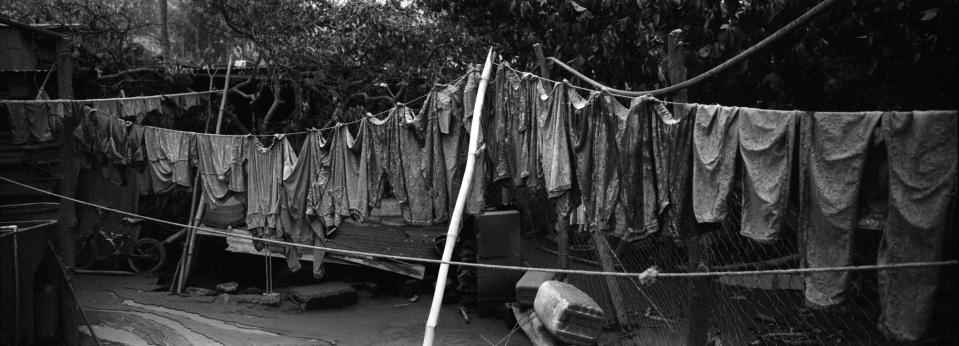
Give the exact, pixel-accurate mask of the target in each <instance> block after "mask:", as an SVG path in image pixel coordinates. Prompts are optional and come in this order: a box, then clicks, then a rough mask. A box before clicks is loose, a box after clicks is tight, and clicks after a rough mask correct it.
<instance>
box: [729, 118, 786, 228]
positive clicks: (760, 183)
mask: <svg viewBox="0 0 959 346" xmlns="http://www.w3.org/2000/svg"><path fill="white" fill-rule="evenodd" d="M798 114H799V112H796V111H773V110H765V109H755V108H740V109H739V117H740V125H739V154H740V155H741V156H742V159H743V168H744V169H743V218H742V230H741V231H740V234H742V235H744V236H746V237H749V238H751V239H753V240H755V241H758V242H764V243H771V242H775V241H777V240H778V239H779V232H780V231H781V229H782V227H783V221H784V216H785V215H786V208H787V204H788V196H789V178H790V174H791V173H792V158H793V146H794V143H795V137H796V132H795V126H796V121H797V120H796V119H797V118H798Z"/></svg>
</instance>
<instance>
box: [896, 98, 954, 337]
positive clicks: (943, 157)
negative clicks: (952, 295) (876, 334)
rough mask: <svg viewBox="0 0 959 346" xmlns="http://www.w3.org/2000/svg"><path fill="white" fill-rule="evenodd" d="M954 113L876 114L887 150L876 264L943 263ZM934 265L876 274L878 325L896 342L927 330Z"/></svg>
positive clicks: (951, 184)
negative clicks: (884, 215)
mask: <svg viewBox="0 0 959 346" xmlns="http://www.w3.org/2000/svg"><path fill="white" fill-rule="evenodd" d="M956 116H957V114H956V111H930V112H918V111H917V112H892V113H885V114H883V116H882V130H883V136H884V137H885V140H886V145H887V149H888V153H889V218H888V220H887V221H886V229H885V230H884V232H883V240H884V242H883V243H884V245H885V246H884V247H882V248H880V252H879V259H878V261H877V262H878V263H879V264H880V265H881V264H892V263H905V262H925V261H940V260H943V246H944V244H945V235H946V232H947V230H948V229H949V223H950V218H952V215H951V214H950V209H952V208H954V206H955V203H956V201H955V197H956V169H957V167H956V157H957V156H959V144H957V141H956V137H957V118H956ZM941 270H942V269H941V268H940V267H926V268H913V269H909V270H883V271H879V273H878V276H879V302H880V304H879V305H880V308H881V310H882V315H881V316H880V317H879V326H880V329H882V330H883V331H884V332H886V334H887V335H889V336H891V337H893V338H894V339H897V340H907V341H915V340H918V339H920V338H921V337H922V336H923V333H925V331H926V328H927V327H928V326H929V322H930V319H931V318H932V312H933V308H934V304H935V296H936V292H937V287H938V284H939V281H940V280H939V272H940V271H941Z"/></svg>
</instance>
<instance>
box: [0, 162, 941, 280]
mask: <svg viewBox="0 0 959 346" xmlns="http://www.w3.org/2000/svg"><path fill="white" fill-rule="evenodd" d="M0 180H3V181H6V182H8V183H10V184H14V185H17V186H20V187H23V188H26V189H29V190H33V191H36V192H40V193H43V194H46V195H50V196H54V197H58V198H60V199H63V200H68V201H72V202H74V203H80V204H83V205H87V206H91V207H94V208H98V209H100V210H105V211H109V212H113V213H118V214H122V215H126V216H129V217H134V218H138V219H141V220H146V221H151V222H156V223H162V224H167V225H171V226H177V227H180V228H188V229H195V230H198V231H202V232H206V233H209V234H214V235H220V236H225V237H234V238H241V239H247V240H251V241H253V240H255V241H259V242H263V243H270V244H275V245H282V246H293V247H298V248H304V249H311V250H322V251H326V252H330V253H337V254H342V255H348V256H363V257H373V258H384V259H392V260H398V261H408V262H420V263H430V264H448V265H457V266H465V267H476V268H486V269H497V270H513V271H538V272H546V273H556V274H568V275H569V274H575V275H592V276H616V277H636V278H638V279H639V280H640V282H641V283H643V284H649V283H652V282H654V281H655V280H656V279H657V278H692V277H719V276H754V275H776V274H805V273H822V272H840V271H867V270H895V269H909V268H922V267H942V266H954V265H959V260H947V261H927V262H907V263H887V264H876V265H860V266H841V267H825V268H793V269H771V270H745V271H723V272H710V271H702V272H689V273H682V272H659V270H658V269H657V267H655V266H653V267H650V268H649V269H646V270H645V271H643V272H604V271H595V270H578V269H556V268H536V267H520V266H508V265H498V264H486V263H470V262H458V261H443V260H437V259H430V258H419V257H410V256H400V255H389V254H381V253H375V252H367V251H358V250H346V249H337V248H331V247H324V246H315V245H306V244H298V243H291V242H286V241H282V240H274V239H266V238H257V237H254V236H252V235H247V234H238V233H232V232H225V231H222V230H218V229H214V228H209V227H202V226H191V225H186V224H181V223H177V222H173V221H167V220H163V219H157V218H154V217H150V216H145V215H140V214H136V213H131V212H127V211H122V210H118V209H114V208H110V207H107V206H103V205H99V204H96V203H92V202H87V201H83V200H79V199H76V198H73V197H67V196H64V195H61V194H57V193H54V192H50V191H47V190H43V189H40V188H37V187H34V186H31V185H28V184H24V183H21V182H18V181H16V180H13V179H10V178H7V177H2V176H0Z"/></svg>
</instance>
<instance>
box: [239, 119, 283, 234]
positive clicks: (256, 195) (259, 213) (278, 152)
mask: <svg viewBox="0 0 959 346" xmlns="http://www.w3.org/2000/svg"><path fill="white" fill-rule="evenodd" d="M290 152H292V147H290V143H289V142H288V141H287V139H286V137H282V136H280V137H278V138H276V139H274V140H273V144H272V145H270V146H269V147H265V146H263V144H262V143H261V142H260V140H259V139H257V138H256V137H254V136H250V137H248V138H247V141H246V150H245V151H244V156H245V157H244V159H245V160H246V172H247V180H246V181H247V193H246V199H247V203H246V205H247V211H246V225H247V227H248V228H250V229H254V228H260V227H266V228H276V227H277V215H278V213H279V212H280V188H281V187H280V184H281V181H282V179H283V165H284V159H286V157H285V156H287V155H289V153H290Z"/></svg>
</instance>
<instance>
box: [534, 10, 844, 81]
mask: <svg viewBox="0 0 959 346" xmlns="http://www.w3.org/2000/svg"><path fill="white" fill-rule="evenodd" d="M834 2H835V0H824V1H823V2H820V3H819V4H817V5H816V6H814V7H813V8H811V9H809V11H806V13H803V15H801V16H799V17H798V18H796V19H795V20H793V21H792V22H790V23H789V24H786V26H783V27H782V28H780V29H779V30H778V31H776V32H774V33H773V34H772V35H769V36H768V37H766V38H764V39H763V40H762V41H759V43H756V44H755V45H753V46H751V47H749V48H747V49H746V50H744V51H742V52H741V53H739V54H737V55H736V56H734V57H732V58H731V59H729V60H726V61H724V62H723V63H722V64H719V65H716V67H713V68H711V69H710V70H709V71H706V72H703V73H702V74H700V75H698V76H696V77H693V78H691V79H687V80H685V81H683V82H680V83H676V84H673V85H671V86H668V87H665V88H660V89H654V90H647V91H628V90H620V89H613V88H610V87H607V86H605V85H603V84H600V83H599V82H597V81H595V80H593V79H591V78H589V77H586V76H585V75H583V74H582V73H580V72H579V71H576V70H575V69H573V68H572V67H569V66H568V65H566V64H564V63H563V62H562V61H560V60H559V59H556V58H554V57H548V58H546V59H548V60H549V61H552V62H553V63H556V64H557V65H559V66H560V67H562V68H563V69H566V70H567V71H569V73H572V74H573V75H574V76H576V77H577V78H579V79H582V80H583V81H585V82H586V83H589V84H592V85H593V86H594V87H597V88H600V89H602V90H603V91H606V92H608V93H610V94H613V95H616V96H624V97H638V96H643V95H653V96H661V95H668V94H672V93H674V92H676V91H679V90H682V89H686V88H689V87H691V86H693V85H694V84H697V83H699V82H702V81H704V80H706V79H707V78H711V77H713V76H715V75H717V74H719V73H720V72H723V71H725V70H726V69H728V68H730V67H732V66H733V65H736V64H738V63H740V62H742V61H743V60H746V58H748V57H749V56H750V55H753V54H755V53H756V52H758V51H760V50H762V49H764V48H766V46H769V45H770V44H771V43H773V42H775V41H777V40H779V39H780V38H782V37H783V36H786V34H788V33H789V32H790V31H793V30H794V29H796V28H797V27H799V26H800V25H803V24H806V22H808V21H809V20H811V19H813V17H816V16H817V15H819V14H820V13H822V12H823V11H824V10H825V9H826V8H827V7H829V6H830V5H832V4H833V3H834Z"/></svg>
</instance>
